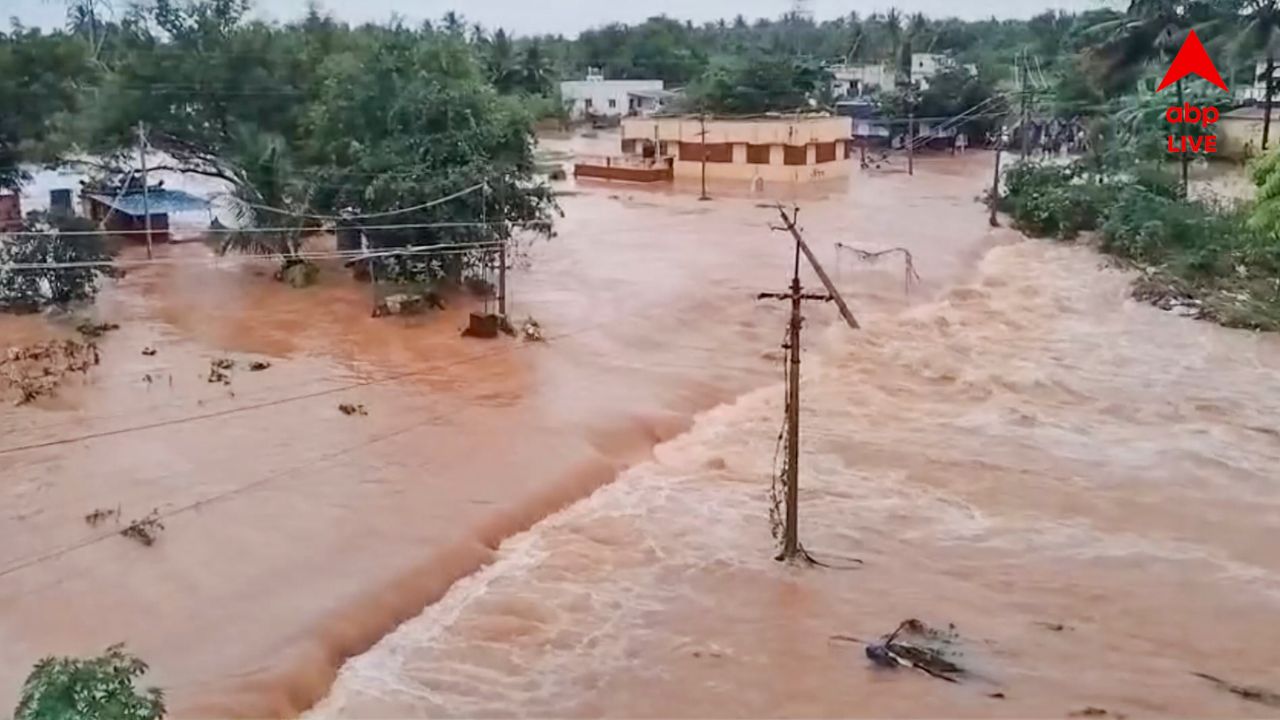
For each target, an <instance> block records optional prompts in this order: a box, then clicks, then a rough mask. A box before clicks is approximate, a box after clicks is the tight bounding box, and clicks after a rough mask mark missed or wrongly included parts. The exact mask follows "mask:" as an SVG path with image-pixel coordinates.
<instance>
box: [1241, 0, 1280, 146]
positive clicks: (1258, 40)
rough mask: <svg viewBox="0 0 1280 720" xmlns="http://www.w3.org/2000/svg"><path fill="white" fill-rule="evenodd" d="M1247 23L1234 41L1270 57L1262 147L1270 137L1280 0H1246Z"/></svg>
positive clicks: (1279, 39) (1279, 48)
mask: <svg viewBox="0 0 1280 720" xmlns="http://www.w3.org/2000/svg"><path fill="white" fill-rule="evenodd" d="M1240 15H1241V18H1240V19H1241V20H1242V21H1243V23H1244V25H1243V27H1242V28H1241V29H1240V32H1239V34H1238V35H1237V40H1236V42H1235V43H1233V45H1235V48H1236V50H1237V52H1239V51H1244V52H1247V53H1249V54H1250V55H1252V56H1253V57H1256V56H1257V54H1259V53H1261V54H1262V55H1263V56H1265V57H1266V59H1267V65H1266V71H1265V72H1266V74H1265V75H1264V76H1263V78H1264V79H1265V82H1266V84H1267V85H1266V88H1267V89H1266V94H1265V99H1264V100H1263V103H1264V107H1265V108H1266V111H1265V113H1264V115H1263V121H1262V149H1263V150H1266V149H1267V145H1268V143H1269V142H1270V140H1271V106H1272V94H1273V93H1274V91H1275V81H1274V78H1275V74H1276V59H1277V57H1280V2H1278V1H1277V0H1245V2H1244V5H1243V7H1242V8H1241V9H1240Z"/></svg>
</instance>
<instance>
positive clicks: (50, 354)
mask: <svg viewBox="0 0 1280 720" xmlns="http://www.w3.org/2000/svg"><path fill="white" fill-rule="evenodd" d="M100 361H101V358H100V357H99V355H98V346H97V345H95V344H94V343H92V342H84V343H82V342H77V341H75V340H50V341H47V342H41V343H35V344H33V345H26V346H23V347H14V348H9V350H8V351H7V352H6V353H5V354H4V355H3V356H0V391H3V390H6V389H12V390H13V391H15V392H14V398H13V402H14V404H15V405H26V404H27V403H30V402H32V401H34V400H35V399H36V398H39V397H41V396H44V395H52V394H53V392H54V390H55V389H57V387H58V385H59V384H61V383H62V380H63V379H64V378H65V377H66V376H67V375H70V374H73V373H79V374H82V375H83V374H87V373H88V372H89V369H90V368H92V367H94V366H96V365H97V364H98V363H99V362H100Z"/></svg>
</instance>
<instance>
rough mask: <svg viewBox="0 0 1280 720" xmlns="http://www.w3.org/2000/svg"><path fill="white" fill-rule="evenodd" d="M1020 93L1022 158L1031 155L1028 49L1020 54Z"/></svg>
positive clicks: (1028, 157) (1025, 158)
mask: <svg viewBox="0 0 1280 720" xmlns="http://www.w3.org/2000/svg"><path fill="white" fill-rule="evenodd" d="M1018 94H1020V95H1021V96H1022V159H1023V160H1028V159H1030V157H1031V127H1030V119H1031V118H1030V110H1029V103H1030V98H1029V97H1028V95H1027V58H1026V50H1023V51H1022V54H1020V55H1018Z"/></svg>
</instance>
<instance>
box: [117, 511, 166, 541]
mask: <svg viewBox="0 0 1280 720" xmlns="http://www.w3.org/2000/svg"><path fill="white" fill-rule="evenodd" d="M162 530H164V523H162V522H160V511H159V510H152V511H151V514H150V515H148V516H146V517H145V518H142V519H141V520H134V521H133V522H132V523H129V527H127V528H125V529H123V530H121V531H120V535H121V536H123V537H127V538H129V539H130V540H136V541H138V542H140V543H142V544H143V545H145V546H147V547H151V546H152V545H154V544H155V543H156V539H157V538H158V537H160V532H161V531H162Z"/></svg>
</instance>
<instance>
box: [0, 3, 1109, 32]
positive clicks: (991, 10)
mask: <svg viewBox="0 0 1280 720" xmlns="http://www.w3.org/2000/svg"><path fill="white" fill-rule="evenodd" d="M793 1H794V0H645V2H627V1H626V0H463V1H460V0H321V2H320V5H321V6H322V7H324V8H325V9H327V10H328V11H330V12H331V13H333V14H334V15H335V16H337V17H338V18H340V19H343V20H347V21H349V22H353V23H360V22H366V21H374V22H379V21H385V20H387V19H389V18H390V17H391V16H392V14H393V13H398V14H399V15H401V16H402V17H404V19H405V20H406V21H409V22H418V21H421V20H424V19H435V18H439V17H440V16H441V15H443V14H444V13H445V12H447V11H449V10H454V11H456V12H458V13H460V14H461V15H462V16H463V17H464V18H466V19H467V21H468V22H479V23H481V24H483V25H484V26H485V27H504V28H506V29H508V30H510V31H514V32H516V33H519V34H522V35H523V34H534V33H537V34H542V33H557V34H564V35H570V36H572V35H576V34H577V33H578V32H580V31H582V30H585V29H587V28H591V27H596V26H599V25H605V24H608V23H610V22H628V23H634V22H641V21H643V20H644V19H645V18H647V17H650V16H652V15H662V14H665V15H668V16H670V17H673V18H677V19H680V20H693V21H694V22H697V23H701V22H705V21H708V20H718V19H720V18H725V19H732V18H733V17H734V16H736V15H738V14H742V15H744V16H746V17H747V18H748V19H752V20H754V19H756V18H759V17H770V18H772V17H777V16H779V15H781V14H783V13H784V12H787V11H788V10H790V9H791V7H792V2H793ZM805 1H807V2H808V4H809V8H810V10H811V11H812V12H813V15H814V17H815V18H816V19H818V20H822V19H827V18H833V17H837V16H839V15H844V14H847V13H849V12H850V11H852V10H857V11H858V12H859V13H861V14H863V15H867V14H870V13H872V12H875V11H877V10H879V11H884V10H888V9H889V8H890V7H895V6H896V7H897V8H898V9H900V10H902V11H904V12H916V11H920V12H923V13H925V14H926V15H929V16H932V17H950V16H956V17H961V18H965V19H970V20H972V19H976V18H987V17H991V16H992V15H995V16H996V17H1001V18H1027V17H1030V16H1032V15H1035V14H1037V13H1040V12H1043V11H1045V10H1049V9H1063V10H1076V11H1079V10H1089V9H1094V8H1099V7H1108V6H1111V7H1114V6H1117V5H1119V4H1121V2H1120V0H805ZM125 2H126V0H118V2H117V4H118V5H121V6H123V5H124V4H125ZM254 6H255V10H254V12H255V14H256V15H258V16H260V17H265V18H270V19H275V20H290V19H293V18H295V17H299V16H301V15H302V13H303V12H305V9H306V6H307V0H255V1H254ZM64 7H65V5H64V3H63V0H0V22H4V21H5V20H6V19H7V18H9V17H17V18H18V19H19V20H21V21H22V23H23V24H24V25H38V26H41V27H46V28H50V27H56V26H60V25H61V24H62V22H63V19H64V18H65V16H66V12H65V10H64ZM6 24H7V22H6Z"/></svg>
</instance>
